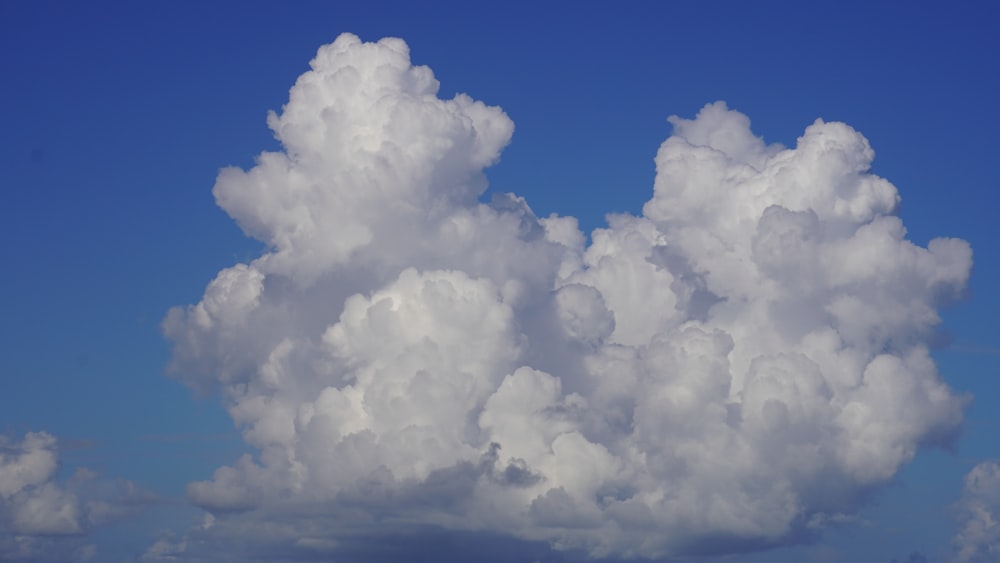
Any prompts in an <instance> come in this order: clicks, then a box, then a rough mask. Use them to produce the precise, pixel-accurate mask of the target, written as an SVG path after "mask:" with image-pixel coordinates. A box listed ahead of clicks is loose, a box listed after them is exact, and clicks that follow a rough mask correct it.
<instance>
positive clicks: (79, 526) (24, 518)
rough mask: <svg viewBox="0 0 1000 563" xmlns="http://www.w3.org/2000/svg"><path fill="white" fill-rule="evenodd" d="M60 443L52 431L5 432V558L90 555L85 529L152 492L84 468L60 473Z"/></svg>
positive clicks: (0, 499) (1, 529) (0, 453)
mask: <svg viewBox="0 0 1000 563" xmlns="http://www.w3.org/2000/svg"><path fill="white" fill-rule="evenodd" d="M58 469H59V452H58V443H57V440H56V438H55V437H54V436H52V435H51V434H48V433H46V432H28V433H27V434H25V435H24V438H23V439H21V440H16V439H12V438H10V437H7V436H3V435H0V560H3V561H20V560H32V561H36V560H48V561H55V560H59V561H88V560H90V559H92V558H93V557H94V556H95V555H96V547H95V546H93V545H91V544H86V543H85V540H86V537H85V534H86V533H87V532H89V531H90V530H92V529H93V528H94V527H95V526H98V525H101V524H104V523H107V522H108V521H110V520H113V519H116V518H120V517H122V516H125V515H126V514H128V513H130V512H133V511H134V509H135V508H137V507H138V506H139V505H141V504H145V503H148V502H150V501H151V500H152V496H151V494H150V493H148V492H147V491H144V490H142V489H140V488H138V487H136V486H135V485H134V484H133V483H131V482H128V481H108V480H103V479H100V478H99V477H98V475H97V474H96V473H94V472H92V471H90V470H88V469H85V468H79V469H77V470H76V472H75V473H74V474H73V475H72V476H71V477H70V478H69V479H68V480H67V481H66V482H65V483H60V482H59V481H58V479H57V471H58Z"/></svg>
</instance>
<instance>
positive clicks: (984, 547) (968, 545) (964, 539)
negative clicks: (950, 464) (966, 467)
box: [952, 461, 1000, 563]
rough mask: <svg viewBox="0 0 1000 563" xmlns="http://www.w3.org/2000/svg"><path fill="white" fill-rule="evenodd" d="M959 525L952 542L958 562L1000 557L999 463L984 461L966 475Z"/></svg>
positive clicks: (970, 562) (965, 562)
mask: <svg viewBox="0 0 1000 563" xmlns="http://www.w3.org/2000/svg"><path fill="white" fill-rule="evenodd" d="M958 509H959V515H960V528H959V531H958V533H957V534H955V537H954V538H953V540H952V543H953V544H954V546H955V557H954V559H953V560H954V561H955V562H956V563H986V562H987V561H996V560H997V558H998V557H1000V463H997V462H996V461H984V462H983V463H980V464H978V465H976V466H975V467H973V468H972V470H971V471H969V473H968V474H967V475H966V476H965V486H964V488H963V489H962V499H961V500H960V501H959V504H958Z"/></svg>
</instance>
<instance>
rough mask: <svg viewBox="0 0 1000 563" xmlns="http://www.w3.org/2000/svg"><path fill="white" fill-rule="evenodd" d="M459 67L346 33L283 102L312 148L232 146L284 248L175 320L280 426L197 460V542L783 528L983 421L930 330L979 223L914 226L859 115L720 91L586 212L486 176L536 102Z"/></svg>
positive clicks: (664, 545)
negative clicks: (638, 201)
mask: <svg viewBox="0 0 1000 563" xmlns="http://www.w3.org/2000/svg"><path fill="white" fill-rule="evenodd" d="M437 87H438V86H437V81H436V80H435V79H434V76H433V74H432V73H431V71H430V70H429V69H428V68H426V67H422V66H413V65H412V64H411V63H410V59H409V53H408V49H407V46H406V45H405V43H403V42H402V41H401V40H398V39H383V40H381V41H379V42H378V43H362V42H361V41H360V40H359V39H358V38H357V37H355V36H353V35H349V34H345V35H342V36H340V37H339V38H338V39H337V40H336V41H335V42H334V43H332V44H331V45H327V46H324V47H322V48H321V49H320V50H319V52H318V54H317V56H316V58H315V59H314V60H313V61H312V63H311V70H310V71H309V72H307V73H305V74H304V75H303V76H302V77H300V78H299V80H298V81H297V82H296V84H295V86H294V87H293V88H292V90H291V92H290V96H289V102H288V104H287V105H286V106H285V107H284V108H283V110H282V112H281V113H280V114H272V115H270V117H269V119H268V124H269V125H270V127H271V128H272V129H273V130H274V132H275V135H276V136H277V138H278V139H279V140H280V141H281V143H282V144H283V145H284V151H283V152H280V153H263V154H262V155H261V156H260V157H259V159H258V163H257V166H255V167H254V168H252V169H251V170H249V171H243V170H238V169H226V170H223V171H222V173H221V174H220V175H219V178H218V181H217V183H216V186H215V189H214V193H215V196H216V200H217V202H218V203H219V205H220V206H221V207H222V208H223V209H225V210H226V212H228V213H229V215H230V216H231V217H232V218H233V219H234V220H236V221H237V222H238V223H239V225H240V226H241V227H242V228H243V229H244V231H245V232H247V233H248V234H249V235H251V236H253V237H255V238H257V239H259V240H261V241H263V242H264V243H266V244H267V245H268V248H269V250H268V251H267V252H265V253H264V254H263V255H262V256H261V257H259V258H258V259H256V260H254V261H252V262H250V263H248V264H238V265H236V266H233V267H230V268H227V269H225V270H223V271H221V272H220V273H219V274H218V276H216V278H215V279H214V280H213V281H212V282H211V283H210V284H209V285H208V288H207V289H206V291H205V295H204V298H203V299H202V300H201V302H200V303H198V304H196V305H192V306H188V307H183V308H175V309H173V310H171V311H170V313H169V315H168V317H167V319H166V321H165V322H164V329H165V333H166V335H167V337H168V338H169V339H171V340H172V341H173V342H174V356H173V363H172V369H173V373H174V374H176V377H178V378H179V379H181V380H182V381H184V382H186V383H187V384H189V385H191V386H194V387H197V388H200V389H216V390H218V392H219V393H221V394H222V396H223V397H224V400H225V403H226V405H227V407H228V409H229V412H230V414H231V415H232V417H233V419H234V420H235V421H236V422H237V423H238V424H239V425H240V427H241V428H242V429H243V433H244V437H245V439H246V441H247V442H248V443H249V444H251V445H253V446H255V447H256V448H257V449H258V450H259V455H257V456H255V457H254V458H250V457H245V458H243V459H241V460H239V461H237V462H236V463H234V464H233V465H232V466H227V467H222V468H219V469H218V470H217V471H216V472H215V475H214V476H213V478H212V479H211V480H208V481H204V482H198V483H193V484H191V486H190V487H189V493H190V496H191V498H192V500H193V501H194V502H195V503H196V504H198V505H200V506H202V507H204V508H205V509H206V510H208V511H210V512H211V513H212V514H214V517H213V518H212V520H211V522H210V523H208V524H206V526H205V527H203V529H201V530H199V531H197V532H192V533H193V534H195V535H194V536H192V538H191V540H192V541H188V540H176V541H173V542H172V543H171V542H167V543H164V544H163V545H161V546H160V547H161V548H163V549H166V548H165V547H164V546H167V545H168V543H169V547H170V550H168V551H170V553H171V555H170V556H171V557H175V556H180V555H182V554H183V552H185V550H188V551H189V552H190V550H192V549H195V548H194V547H192V546H196V545H198V546H200V547H197V549H200V550H201V551H200V555H197V556H200V557H209V556H208V555H206V554H210V553H211V549H212V547H211V545H212V542H216V543H215V545H217V546H218V545H222V544H224V543H226V542H231V541H234V538H236V537H237V536H241V537H244V538H245V537H247V536H249V535H251V534H252V535H253V540H254V541H256V542H265V543H267V544H268V545H271V546H275V545H282V546H286V547H287V549H288V551H287V552H286V553H293V552H295V553H299V552H300V551H301V550H306V551H309V550H313V551H316V550H319V551H321V552H323V551H329V550H332V551H336V550H338V549H341V548H342V547H343V546H344V545H345V543H344V542H345V541H347V538H350V537H356V536H357V535H358V534H366V533H376V532H375V530H376V528H377V529H378V530H381V531H383V532H384V531H386V530H403V529H407V527H412V526H433V527H436V528H439V529H446V530H465V531H478V532H490V533H497V534H501V535H506V536H511V537H516V538H519V539H523V540H540V541H544V542H548V543H549V544H551V545H553V546H555V547H556V548H558V549H582V550H585V551H586V552H587V553H589V554H590V555H592V556H598V557H600V556H607V555H614V556H626V557H627V556H644V557H661V556H668V555H678V554H708V553H726V552H733V551H739V550H744V549H758V548H764V547H768V546H775V545H781V544H783V543H787V542H794V541H800V540H802V539H803V538H804V537H806V536H807V535H808V534H810V533H812V532H814V531H815V530H817V529H820V528H822V526H823V525H824V523H825V522H829V521H831V520H836V519H839V518H842V517H843V515H845V514H849V513H851V512H852V511H854V510H855V509H856V508H857V507H858V505H859V503H860V502H861V499H862V498H863V497H864V496H865V494H866V493H868V492H870V491H871V490H872V489H873V488H876V487H878V486H880V485H882V484H884V483H886V482H887V481H888V480H889V479H891V478H892V477H893V475H894V474H895V473H896V471H897V470H898V469H899V467H900V466H901V465H902V464H904V463H906V462H907V461H909V460H910V459H911V458H912V457H913V455H914V453H915V451H916V449H917V448H918V447H919V446H921V445H928V444H938V443H943V442H947V441H948V440H949V439H950V438H951V437H952V436H953V435H954V433H955V432H956V430H957V428H958V427H959V424H960V422H961V418H962V405H963V400H962V399H961V398H960V397H956V396H955V395H954V394H953V393H952V391H950V390H949V389H948V387H947V386H946V385H945V384H944V383H943V382H942V381H941V380H940V378H939V377H938V374H937V371H936V368H935V365H934V362H933V361H932V360H931V358H930V355H929V353H928V342H929V341H930V339H931V337H932V333H933V331H934V330H935V326H936V325H937V324H938V322H939V317H938V315H937V312H936V311H937V309H938V308H939V307H940V306H941V305H942V304H944V303H947V302H948V301H950V300H952V299H954V298H956V297H957V296H959V295H960V294H961V292H962V290H963V288H964V285H965V283H966V280H967V278H968V275H969V271H970V268H971V264H972V255H971V251H970V248H969V246H968V245H967V244H966V243H965V242H964V241H961V240H957V239H935V240H933V241H931V242H930V243H929V244H928V246H927V247H926V248H923V247H920V246H917V245H915V244H913V243H911V242H910V241H908V240H907V239H906V231H905V228H904V227H903V224H902V222H901V221H900V219H899V218H898V217H897V216H896V215H894V211H895V209H896V206H897V204H898V202H899V196H898V194H897V191H896V188H895V187H894V186H893V185H892V184H890V183H889V182H888V181H886V180H884V179H882V178H879V177H877V176H875V175H873V174H871V173H870V172H869V166H870V164H871V162H872V159H873V157H874V153H873V151H872V149H871V147H870V146H869V145H868V142H867V140H866V139H865V138H864V137H863V136H862V135H861V134H860V133H858V132H856V131H854V130H853V129H851V128H850V127H849V126H847V125H845V124H842V123H825V122H823V121H822V120H817V121H816V122H815V123H813V124H812V125H810V126H809V127H808V128H807V129H806V130H805V132H804V133H803V135H802V136H801V137H800V138H799V139H798V142H797V144H796V146H795V147H794V148H784V147H781V146H778V145H767V144H765V143H764V141H763V140H762V139H760V138H759V137H757V136H755V135H754V134H753V133H752V132H751V130H750V121H749V119H748V118H747V117H746V116H744V115H743V114H740V113H738V112H736V111H733V110H730V109H728V108H727V107H726V105H725V104H724V103H722V102H717V103H715V104H710V105H708V106H706V107H705V108H703V109H702V110H701V112H699V113H698V115H697V116H696V117H695V118H694V119H690V120H689V119H681V118H677V117H674V118H671V122H672V123H673V125H674V134H673V135H672V136H671V137H670V138H669V139H667V140H666V142H664V143H663V145H662V146H661V147H660V150H659V152H658V153H657V156H656V166H657V177H656V182H655V185H654V191H653V195H652V198H651V199H650V200H649V201H648V202H647V203H646V204H645V206H644V208H643V213H642V215H641V216H631V215H616V216H610V217H609V225H608V227H607V228H604V229H598V230H596V231H594V232H593V233H592V234H591V237H590V240H589V242H588V240H587V237H585V236H584V234H583V233H581V232H580V230H579V229H578V227H577V222H576V220H575V219H573V218H571V217H559V216H555V215H553V216H550V217H547V218H538V217H536V216H535V215H534V214H533V213H532V211H531V209H530V208H529V207H528V205H527V203H526V202H525V201H524V200H523V199H521V198H519V197H517V196H514V195H513V194H502V195H496V196H494V197H493V199H492V202H491V203H482V202H481V201H480V196H481V195H482V193H483V192H484V190H485V187H486V182H485V180H484V175H483V169H484V167H487V166H489V165H491V164H493V163H495V162H496V161H497V160H498V158H499V156H500V151H501V149H502V148H503V147H504V146H505V145H506V144H507V143H508V141H509V140H510V137H511V134H512V132H513V124H512V123H511V121H510V119H509V118H508V117H507V116H506V115H505V114H504V113H503V111H501V110H500V108H498V107H494V106H487V105H484V104H483V103H481V102H477V101H473V100H472V99H470V98H469V97H467V96H464V95H459V96H456V97H455V98H454V99H451V100H442V99H439V98H438V97H437V95H436V94H437ZM209 524H210V525H209ZM293 524H294V525H293ZM196 538H201V539H200V540H199V541H200V542H201V543H198V542H196V541H194V539H196ZM230 547H231V546H230ZM160 551H163V550H162V549H161V550H160ZM223 552H224V551H220V553H223ZM148 555H149V557H150V558H151V559H155V558H156V557H158V555H157V553H152V552H151V553H150V554H148ZM192 556H195V555H192Z"/></svg>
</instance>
